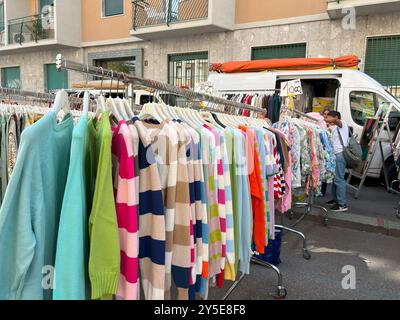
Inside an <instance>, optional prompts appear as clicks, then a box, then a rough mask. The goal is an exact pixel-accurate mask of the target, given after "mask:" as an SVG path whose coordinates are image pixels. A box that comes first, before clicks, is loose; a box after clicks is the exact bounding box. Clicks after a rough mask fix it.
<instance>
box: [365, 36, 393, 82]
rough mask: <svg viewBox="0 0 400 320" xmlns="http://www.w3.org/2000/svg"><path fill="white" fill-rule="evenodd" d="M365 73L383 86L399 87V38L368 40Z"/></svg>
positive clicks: (389, 37)
mask: <svg viewBox="0 0 400 320" xmlns="http://www.w3.org/2000/svg"><path fill="white" fill-rule="evenodd" d="M365 73H366V74H368V75H370V76H371V77H373V78H374V79H375V80H377V81H378V82H380V83H381V84H382V85H384V86H400V36H388V37H376V38H369V39H368V41H367V51H366V54H365Z"/></svg>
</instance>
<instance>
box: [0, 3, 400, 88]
mask: <svg viewBox="0 0 400 320" xmlns="http://www.w3.org/2000/svg"><path fill="white" fill-rule="evenodd" d="M58 52H61V53H63V55H64V56H65V57H66V58H67V59H71V60H74V61H77V62H82V63H89V64H91V65H97V66H102V67H104V68H111V69H115V70H119V71H123V72H130V73H135V74H136V75H139V76H144V77H146V78H151V79H154V80H160V81H164V82H169V83H172V84H175V85H179V86H184V87H194V86H195V84H197V83H199V82H202V81H204V80H206V79H207V75H208V65H209V63H214V62H224V61H230V60H250V59H266V58H279V57H337V56H341V55H347V54H356V55H358V56H359V57H360V58H361V59H362V63H361V68H362V69H363V70H364V71H365V72H367V73H369V74H370V75H372V76H373V77H375V78H376V79H377V80H378V81H380V82H381V83H382V84H384V85H387V86H400V1H393V0H312V1H311V0H146V1H145V2H144V1H139V0H0V68H1V76H0V77H1V85H2V86H7V87H18V88H21V89H23V90H29V91H40V92H44V91H48V90H52V89H57V88H61V87H71V86H72V84H73V83H74V82H76V81H80V80H83V79H84V78H85V77H84V76H83V75H82V74H79V73H75V72H61V73H59V72H57V71H56V70H55V66H54V62H55V56H56V54H57V53H58Z"/></svg>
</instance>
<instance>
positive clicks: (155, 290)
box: [131, 118, 166, 300]
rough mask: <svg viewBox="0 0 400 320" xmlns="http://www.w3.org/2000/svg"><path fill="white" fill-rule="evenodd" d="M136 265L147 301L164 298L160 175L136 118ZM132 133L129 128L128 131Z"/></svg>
mask: <svg viewBox="0 0 400 320" xmlns="http://www.w3.org/2000/svg"><path fill="white" fill-rule="evenodd" d="M133 122H134V125H135V127H136V129H137V132H138V135H139V140H140V141H139V148H138V160H139V161H138V162H139V189H140V191H139V266H140V273H141V280H142V287H143V291H144V295H145V299H146V300H163V299H164V287H165V240H166V239H165V235H166V234H165V230H166V227H165V217H164V205H163V198H162V192H161V181H160V175H159V172H158V168H157V163H156V159H155V155H154V151H153V148H152V145H151V138H150V136H149V135H148V132H147V129H146V128H145V127H144V126H143V124H142V122H141V121H139V119H138V118H134V119H133ZM131 132H132V130H131Z"/></svg>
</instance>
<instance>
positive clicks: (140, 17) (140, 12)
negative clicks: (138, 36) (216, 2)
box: [132, 0, 209, 30]
mask: <svg viewBox="0 0 400 320" xmlns="http://www.w3.org/2000/svg"><path fill="white" fill-rule="evenodd" d="M208 1H209V0H146V1H140V0H133V1H132V5H133V10H132V11H133V12H132V14H133V17H132V20H133V30H137V29H139V28H144V27H152V26H160V25H167V26H169V25H170V24H173V23H180V22H188V21H194V20H202V19H207V18H208Z"/></svg>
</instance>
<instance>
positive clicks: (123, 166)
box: [112, 121, 139, 300]
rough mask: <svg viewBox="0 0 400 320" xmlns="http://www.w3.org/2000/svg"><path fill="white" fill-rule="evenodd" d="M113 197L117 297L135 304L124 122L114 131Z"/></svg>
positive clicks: (134, 233) (128, 141)
mask: <svg viewBox="0 0 400 320" xmlns="http://www.w3.org/2000/svg"><path fill="white" fill-rule="evenodd" d="M112 130H113V139H112V155H113V172H114V174H113V177H114V197H115V207H116V212H117V222H118V232H119V243H120V256H121V263H120V268H121V272H120V276H119V282H118V291H117V297H118V298H120V299H126V300H136V299H137V292H138V266H139V265H138V254H139V252H138V251H139V250H138V248H139V239H138V224H137V207H138V201H139V199H138V198H137V197H136V185H135V179H137V173H136V174H135V171H134V155H133V145H132V142H133V141H132V136H131V133H130V130H129V128H128V125H127V124H126V122H125V121H120V122H119V123H118V126H117V127H113V128H112Z"/></svg>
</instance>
